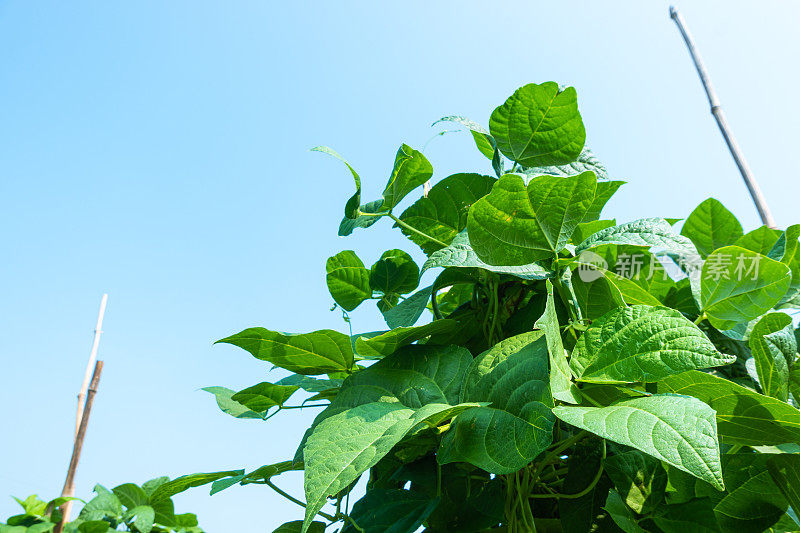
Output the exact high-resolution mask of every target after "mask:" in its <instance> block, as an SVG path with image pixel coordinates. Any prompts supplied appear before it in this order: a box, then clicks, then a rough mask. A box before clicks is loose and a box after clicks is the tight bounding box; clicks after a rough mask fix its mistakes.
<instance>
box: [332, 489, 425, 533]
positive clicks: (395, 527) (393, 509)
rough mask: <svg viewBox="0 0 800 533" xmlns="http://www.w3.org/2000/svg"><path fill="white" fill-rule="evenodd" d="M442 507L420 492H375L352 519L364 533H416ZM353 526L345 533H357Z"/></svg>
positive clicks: (356, 508)
mask: <svg viewBox="0 0 800 533" xmlns="http://www.w3.org/2000/svg"><path fill="white" fill-rule="evenodd" d="M438 504H439V500H438V498H434V499H431V498H429V497H428V496H426V495H424V494H421V493H419V492H412V491H409V490H398V489H373V490H370V491H368V492H367V494H366V495H365V496H364V497H363V498H361V499H360V500H358V501H357V502H356V503H355V505H353V510H352V511H351V512H350V518H352V519H353V521H354V522H355V523H356V524H358V527H360V528H362V530H363V531H364V533H414V531H416V530H417V529H418V528H419V527H420V526H421V525H422V523H423V522H424V521H425V519H427V518H428V516H430V514H431V513H432V512H433V510H434V509H436V506H437V505H438ZM355 532H356V528H355V527H353V525H352V524H351V523H349V522H347V523H346V525H345V526H344V527H343V528H342V533H355Z"/></svg>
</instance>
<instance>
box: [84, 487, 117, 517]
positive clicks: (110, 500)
mask: <svg viewBox="0 0 800 533" xmlns="http://www.w3.org/2000/svg"><path fill="white" fill-rule="evenodd" d="M94 491H95V493H97V496H95V497H94V498H92V499H91V500H89V503H87V504H86V505H84V506H83V509H81V512H80V515H79V516H80V518H82V519H83V520H87V521H91V520H100V519H101V518H103V517H104V516H111V517H115V518H116V517H119V516H120V515H121V514H122V503H120V501H119V498H117V497H116V496H115V495H114V493H113V492H111V491H110V490H108V489H107V488H105V487H104V486H102V485H95V486H94Z"/></svg>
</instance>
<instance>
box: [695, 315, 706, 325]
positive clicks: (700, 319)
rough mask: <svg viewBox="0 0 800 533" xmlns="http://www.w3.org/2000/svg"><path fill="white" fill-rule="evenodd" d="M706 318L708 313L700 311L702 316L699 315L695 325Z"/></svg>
mask: <svg viewBox="0 0 800 533" xmlns="http://www.w3.org/2000/svg"><path fill="white" fill-rule="evenodd" d="M705 319H706V314H705V313H700V316H699V317H697V320H695V321H694V325H695V326H699V325H700V322H702V321H703V320H705Z"/></svg>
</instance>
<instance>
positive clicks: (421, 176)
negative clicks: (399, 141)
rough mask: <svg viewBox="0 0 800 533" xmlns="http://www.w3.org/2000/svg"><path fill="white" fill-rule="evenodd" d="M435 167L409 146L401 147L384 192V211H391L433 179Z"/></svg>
mask: <svg viewBox="0 0 800 533" xmlns="http://www.w3.org/2000/svg"><path fill="white" fill-rule="evenodd" d="M431 176H433V167H432V166H431V164H430V162H428V160H427V159H426V158H425V156H424V155H422V152H418V151H417V150H414V149H413V148H411V147H410V146H408V145H407V144H403V145H401V146H400V149H399V150H397V155H396V156H395V160H394V169H393V170H392V175H391V176H390V177H389V182H388V183H387V184H386V189H384V191H383V206H384V209H386V210H387V211H390V210H391V209H392V208H393V207H394V206H396V205H397V204H399V203H400V201H401V200H402V199H403V198H405V197H406V195H407V194H408V193H410V192H411V191H413V190H414V189H416V188H417V187H419V186H420V185H422V184H423V183H425V182H426V181H428V180H429V179H431Z"/></svg>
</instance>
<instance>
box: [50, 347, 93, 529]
mask: <svg viewBox="0 0 800 533" xmlns="http://www.w3.org/2000/svg"><path fill="white" fill-rule="evenodd" d="M102 372H103V361H97V362H96V363H95V365H94V372H92V380H91V383H90V384H89V387H88V389H87V394H86V404H85V405H84V408H83V413H81V423H80V426H79V427H78V433H77V435H76V436H75V443H74V444H73V445H72V457H70V460H69V468H68V469H67V479H66V480H64V488H63V490H62V491H61V496H72V494H73V492H74V491H75V471H76V470H77V469H78V461H79V460H80V458H81V450H82V449H83V439H84V438H85V437H86V428H87V427H88V425H89V415H91V413H92V404H93V403H94V396H95V394H96V393H97V386H98V385H99V383H100V374H102ZM71 503H72V502H71V501H69V502H67V503H65V504H64V505H63V507H62V517H61V522H60V523H59V524H58V525H57V526H56V527H55V529H54V533H61V530H62V529H63V528H64V525H65V524H66V523H67V522H68V521H69V511H70V504H71Z"/></svg>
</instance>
